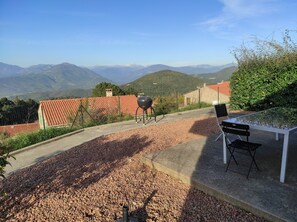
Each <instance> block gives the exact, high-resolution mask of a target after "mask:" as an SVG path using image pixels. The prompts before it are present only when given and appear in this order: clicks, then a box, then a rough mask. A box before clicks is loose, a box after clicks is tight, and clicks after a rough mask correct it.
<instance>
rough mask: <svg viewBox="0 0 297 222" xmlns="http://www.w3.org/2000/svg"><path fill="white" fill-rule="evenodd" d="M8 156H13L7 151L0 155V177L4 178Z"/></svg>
mask: <svg viewBox="0 0 297 222" xmlns="http://www.w3.org/2000/svg"><path fill="white" fill-rule="evenodd" d="M9 157H12V158H14V157H13V156H11V155H9V153H3V154H1V155H0V177H2V178H5V176H4V172H5V171H4V168H5V167H6V165H10V163H9V162H8V161H7V159H8V158H9Z"/></svg>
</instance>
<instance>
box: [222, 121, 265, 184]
mask: <svg viewBox="0 0 297 222" xmlns="http://www.w3.org/2000/svg"><path fill="white" fill-rule="evenodd" d="M249 128H250V127H249V125H245V124H238V123H230V122H224V121H223V122H222V130H223V132H224V136H225V141H226V147H227V149H228V150H229V152H230V157H229V160H228V163H227V167H226V172H227V170H228V169H229V166H230V162H231V159H233V160H234V161H235V163H236V165H239V164H238V162H237V160H236V159H235V156H234V153H235V152H236V153H245V154H246V153H248V156H250V157H251V163H250V165H249V170H248V173H247V176H246V178H247V179H248V178H249V175H250V172H251V169H252V166H253V164H255V166H256V168H257V170H259V171H260V169H259V167H258V165H257V163H256V160H255V155H256V151H257V149H258V148H259V147H260V146H261V144H259V143H252V142H249V136H250V131H249ZM230 134H234V135H238V136H244V137H246V141H244V140H240V139H236V140H233V141H232V142H230V139H228V136H229V135H230ZM241 151H243V152H241Z"/></svg>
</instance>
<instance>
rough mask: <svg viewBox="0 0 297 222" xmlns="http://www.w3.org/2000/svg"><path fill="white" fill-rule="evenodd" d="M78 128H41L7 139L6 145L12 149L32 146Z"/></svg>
mask: <svg viewBox="0 0 297 222" xmlns="http://www.w3.org/2000/svg"><path fill="white" fill-rule="evenodd" d="M75 130H76V128H67V127H63V128H48V129H45V130H39V131H38V132H33V133H26V134H19V135H17V136H16V137H13V138H10V139H8V140H7V143H6V144H5V146H7V147H11V149H12V150H18V149H21V148H23V147H26V146H30V145H33V144H36V143H39V142H42V141H45V140H48V139H51V138H54V137H57V136H60V135H63V134H66V133H69V132H72V131H75Z"/></svg>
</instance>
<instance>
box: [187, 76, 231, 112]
mask: <svg viewBox="0 0 297 222" xmlns="http://www.w3.org/2000/svg"><path fill="white" fill-rule="evenodd" d="M229 101H230V82H220V83H218V84H213V85H206V84H204V85H203V87H197V90H194V91H192V92H189V93H186V94H184V105H185V106H187V105H190V104H194V103H199V102H205V103H209V104H213V105H214V104H218V103H228V102H229Z"/></svg>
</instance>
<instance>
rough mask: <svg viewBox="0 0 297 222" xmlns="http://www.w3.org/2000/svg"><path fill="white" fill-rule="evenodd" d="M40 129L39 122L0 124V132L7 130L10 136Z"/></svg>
mask: <svg viewBox="0 0 297 222" xmlns="http://www.w3.org/2000/svg"><path fill="white" fill-rule="evenodd" d="M38 130H39V124H38V123H37V122H36V123H25V124H17V125H6V126H0V132H6V133H8V134H9V135H10V136H15V135H16V134H19V133H29V132H34V131H38Z"/></svg>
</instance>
